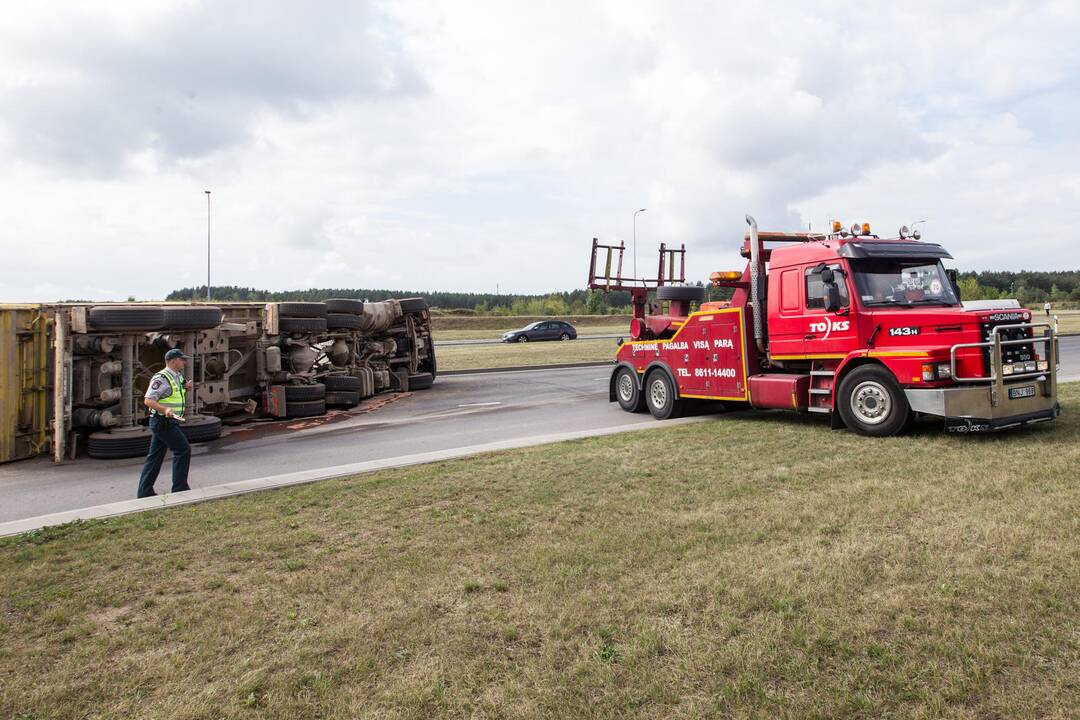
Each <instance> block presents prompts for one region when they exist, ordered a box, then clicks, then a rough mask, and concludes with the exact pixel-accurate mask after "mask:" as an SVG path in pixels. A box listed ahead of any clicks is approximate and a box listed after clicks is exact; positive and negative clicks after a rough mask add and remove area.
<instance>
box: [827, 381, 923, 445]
mask: <svg viewBox="0 0 1080 720" xmlns="http://www.w3.org/2000/svg"><path fill="white" fill-rule="evenodd" d="M836 398H837V399H836V403H837V410H838V411H839V412H840V418H841V419H842V420H843V421H844V424H845V425H847V428H848V430H851V431H852V432H854V433H856V434H858V435H869V436H871V437H888V436H889V435H896V434H897V433H899V432H901V431H902V430H903V429H904V427H905V426H906V425H907V423H908V416H909V415H910V414H911V408H910V406H908V402H907V398H906V397H905V396H904V391H903V389H902V388H901V387H900V384H899V383H898V382H896V378H894V377H893V375H892V373H890V372H889V371H888V370H886V369H885V368H882V367H879V366H877V365H863V366H862V367H857V368H855V369H854V370H852V371H851V372H849V373H848V374H847V375H845V376H844V379H843V380H842V381H841V382H840V391H839V392H838V393H837V395H836Z"/></svg>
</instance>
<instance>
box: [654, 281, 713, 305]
mask: <svg viewBox="0 0 1080 720" xmlns="http://www.w3.org/2000/svg"><path fill="white" fill-rule="evenodd" d="M656 299H657V300H693V301H696V302H701V301H702V300H704V299H705V288H703V287H697V286H696V285H661V286H660V287H658V288H656Z"/></svg>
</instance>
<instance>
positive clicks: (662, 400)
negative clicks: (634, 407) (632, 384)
mask: <svg viewBox="0 0 1080 720" xmlns="http://www.w3.org/2000/svg"><path fill="white" fill-rule="evenodd" d="M643 389H644V393H643V394H644V395H645V404H646V405H647V406H648V408H649V412H650V413H652V416H653V417H654V418H656V419H657V420H667V419H668V418H677V417H679V416H680V415H682V414H683V411H684V410H685V406H686V401H685V400H681V399H680V398H679V391H678V389H677V388H676V387H675V383H674V382H672V381H671V378H670V377H668V374H667V373H666V372H664V371H663V370H660V369H659V368H658V369H656V370H653V371H652V372H650V373H649V374H648V376H647V377H646V378H645V385H644V386H643Z"/></svg>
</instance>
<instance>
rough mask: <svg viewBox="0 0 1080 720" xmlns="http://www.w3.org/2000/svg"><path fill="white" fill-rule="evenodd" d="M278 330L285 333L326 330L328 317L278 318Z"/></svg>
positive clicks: (320, 331)
mask: <svg viewBox="0 0 1080 720" xmlns="http://www.w3.org/2000/svg"><path fill="white" fill-rule="evenodd" d="M278 330H279V331H280V332H283V333H323V332H326V318H321V317H319V318H306V317H283V318H279V319H278Z"/></svg>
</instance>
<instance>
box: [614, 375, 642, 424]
mask: <svg viewBox="0 0 1080 720" xmlns="http://www.w3.org/2000/svg"><path fill="white" fill-rule="evenodd" d="M615 399H616V400H618V401H619V407H621V408H622V409H623V410H625V411H626V412H632V413H636V412H641V411H642V410H644V409H645V398H644V397H642V395H641V390H639V389H638V383H637V373H636V372H634V371H633V370H631V369H630V368H628V367H621V368H619V369H618V370H617V371H616V372H615Z"/></svg>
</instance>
